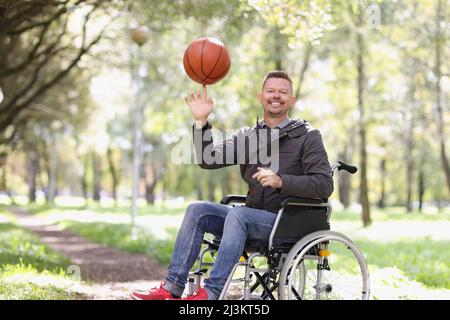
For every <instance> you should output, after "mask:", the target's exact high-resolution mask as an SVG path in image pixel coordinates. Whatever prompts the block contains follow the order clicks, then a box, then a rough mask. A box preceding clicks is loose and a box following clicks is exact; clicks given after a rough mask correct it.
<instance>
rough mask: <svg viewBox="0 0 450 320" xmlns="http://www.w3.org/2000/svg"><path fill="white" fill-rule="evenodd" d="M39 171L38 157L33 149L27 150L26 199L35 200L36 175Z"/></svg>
mask: <svg viewBox="0 0 450 320" xmlns="http://www.w3.org/2000/svg"><path fill="white" fill-rule="evenodd" d="M38 173H39V159H38V157H37V154H36V152H35V151H34V150H31V151H29V152H28V159H27V183H28V201H29V202H30V203H34V202H36V176H37V175H38Z"/></svg>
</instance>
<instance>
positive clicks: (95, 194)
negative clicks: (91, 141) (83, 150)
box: [92, 151, 101, 201]
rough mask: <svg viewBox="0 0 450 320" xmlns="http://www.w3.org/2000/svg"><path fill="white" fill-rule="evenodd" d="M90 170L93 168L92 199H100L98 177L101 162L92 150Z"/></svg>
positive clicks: (99, 177) (99, 175) (99, 176)
mask: <svg viewBox="0 0 450 320" xmlns="http://www.w3.org/2000/svg"><path fill="white" fill-rule="evenodd" d="M92 170H93V175H92V178H93V181H92V186H93V188H92V189H93V190H92V199H93V200H94V201H100V189H101V187H100V184H101V182H100V179H101V162H100V159H99V158H98V156H97V154H96V153H95V151H94V152H92Z"/></svg>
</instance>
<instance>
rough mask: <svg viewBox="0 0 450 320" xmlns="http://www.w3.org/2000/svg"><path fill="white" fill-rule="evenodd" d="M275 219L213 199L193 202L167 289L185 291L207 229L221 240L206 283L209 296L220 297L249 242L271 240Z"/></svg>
mask: <svg viewBox="0 0 450 320" xmlns="http://www.w3.org/2000/svg"><path fill="white" fill-rule="evenodd" d="M275 219H276V214H274V213H273V212H270V211H265V210H259V209H253V208H248V207H234V208H233V207H230V206H226V205H222V204H215V203H212V202H194V203H192V204H190V205H189V206H188V208H187V210H186V214H185V216H184V219H183V222H182V224H181V227H180V230H179V232H178V235H177V239H176V242H175V248H174V251H173V256H172V261H171V263H170V265H169V268H168V271H167V276H166V278H165V283H164V288H165V289H166V290H168V291H170V292H172V293H173V294H174V295H177V296H181V295H182V294H183V291H184V287H185V284H186V282H187V277H188V275H189V270H190V269H191V268H192V267H193V265H194V263H195V261H196V259H197V257H198V255H199V253H200V249H201V245H202V241H203V236H204V234H205V233H206V232H207V233H212V234H213V235H215V236H217V237H220V238H221V241H220V247H219V251H218V252H217V257H216V261H215V263H214V266H213V268H212V270H211V272H210V276H209V278H208V279H205V281H204V283H205V289H206V291H207V292H208V299H211V300H214V299H217V298H218V297H219V295H220V293H221V292H222V289H223V287H224V285H225V282H226V280H227V278H228V276H229V274H230V273H231V270H232V269H233V266H234V265H235V264H236V263H237V262H238V261H239V258H240V256H241V255H242V252H243V250H244V247H245V244H246V242H247V243H248V242H252V241H258V242H260V241H265V242H266V243H268V240H269V236H270V232H271V230H272V226H273V224H274V223H275Z"/></svg>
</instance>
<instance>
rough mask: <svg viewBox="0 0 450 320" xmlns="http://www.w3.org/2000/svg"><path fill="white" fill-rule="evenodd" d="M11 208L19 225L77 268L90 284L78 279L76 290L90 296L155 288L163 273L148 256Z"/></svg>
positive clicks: (117, 296) (124, 294)
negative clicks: (107, 244) (103, 243)
mask: <svg viewBox="0 0 450 320" xmlns="http://www.w3.org/2000/svg"><path fill="white" fill-rule="evenodd" d="M10 211H11V212H12V213H14V215H15V216H16V218H17V224H18V225H20V226H22V227H26V228H28V229H29V230H31V231H33V232H34V233H36V234H37V235H38V236H39V237H40V239H41V241H42V242H43V243H44V244H46V245H47V246H49V247H50V248H52V249H53V250H55V251H57V252H59V253H60V254H62V255H64V256H66V257H68V258H69V259H70V260H71V261H72V263H73V265H75V266H76V267H75V268H76V269H78V268H79V269H78V270H79V271H80V276H81V280H85V281H88V283H89V284H85V283H84V282H80V285H79V286H77V288H76V291H77V292H78V293H80V294H85V295H88V296H89V297H90V298H92V299H129V297H130V292H131V291H132V290H134V289H148V288H149V287H154V286H156V285H158V284H159V282H160V281H161V279H162V278H163V277H164V275H165V268H164V267H162V266H160V265H159V264H158V263H157V262H155V261H153V260H152V259H150V258H149V257H148V256H145V255H142V254H137V253H129V252H125V251H121V250H118V249H114V248H110V247H107V246H104V245H101V244H96V243H93V242H90V241H88V240H86V239H85V238H82V237H80V236H78V235H75V234H73V233H70V232H68V231H65V230H63V229H62V228H61V227H60V226H58V225H53V224H47V223H45V221H42V219H40V218H39V217H36V216H33V215H30V214H28V213H27V212H26V211H24V210H22V209H19V208H13V209H10Z"/></svg>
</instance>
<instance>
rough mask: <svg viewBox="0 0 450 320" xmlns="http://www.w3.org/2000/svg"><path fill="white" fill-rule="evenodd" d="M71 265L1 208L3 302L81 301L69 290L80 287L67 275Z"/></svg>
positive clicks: (0, 287) (0, 284) (0, 291)
mask: <svg viewBox="0 0 450 320" xmlns="http://www.w3.org/2000/svg"><path fill="white" fill-rule="evenodd" d="M70 265H71V263H70V261H69V260H68V259H67V258H65V257H63V256H61V255H59V254H57V253H56V252H54V251H52V250H51V249H49V248H48V247H47V246H45V245H43V244H42V243H41V242H40V241H39V239H38V238H37V237H36V236H35V235H34V234H33V233H31V232H29V231H27V230H24V229H22V228H20V227H18V226H17V225H15V224H14V223H13V222H12V220H11V217H10V216H9V215H8V214H6V212H5V210H4V209H2V208H0V300H16V299H17V300H19V299H20V300H23V299H29V300H68V299H79V298H81V296H80V295H78V294H76V293H74V292H71V290H70V288H71V287H72V286H74V285H76V283H77V282H76V279H74V278H72V277H70V276H69V275H68V274H67V273H66V271H65V270H67V268H68V267H69V266H70Z"/></svg>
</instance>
